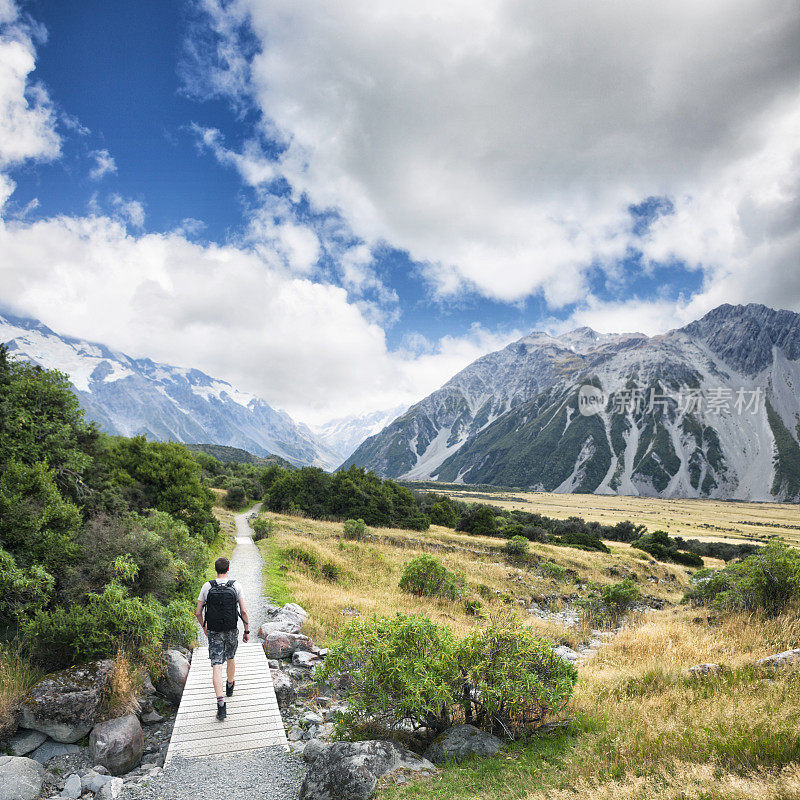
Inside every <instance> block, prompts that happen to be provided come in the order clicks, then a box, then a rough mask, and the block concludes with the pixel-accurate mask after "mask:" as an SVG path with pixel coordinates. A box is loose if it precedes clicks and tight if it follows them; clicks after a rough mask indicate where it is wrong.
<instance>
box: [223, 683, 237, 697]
mask: <svg viewBox="0 0 800 800" xmlns="http://www.w3.org/2000/svg"><path fill="white" fill-rule="evenodd" d="M234 683H236V681H231V682H230V683H228V682H227V681H225V694H226V695H228V697H230V696H231V695H232V694H233V684H234Z"/></svg>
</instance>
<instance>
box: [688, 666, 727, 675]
mask: <svg viewBox="0 0 800 800" xmlns="http://www.w3.org/2000/svg"><path fill="white" fill-rule="evenodd" d="M724 671H725V670H724V667H723V666H722V665H721V664H711V663H709V664H695V665H694V666H693V667H688V668H687V669H686V670H685V672H686V674H687V675H689V676H690V677H692V678H703V677H706V676H708V675H719V674H720V673H722V672H724Z"/></svg>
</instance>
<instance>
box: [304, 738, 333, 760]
mask: <svg viewBox="0 0 800 800" xmlns="http://www.w3.org/2000/svg"><path fill="white" fill-rule="evenodd" d="M327 747H328V745H327V744H325V742H321V741H320V740H319V739H311V740H310V741H308V742H306V745H305V747H304V748H303V758H304V759H305V760H306V761H307V762H308V763H309V764H312V763H313V762H314V761H316V760H317V756H319V755H322V753H324V752H325V750H326V749H327Z"/></svg>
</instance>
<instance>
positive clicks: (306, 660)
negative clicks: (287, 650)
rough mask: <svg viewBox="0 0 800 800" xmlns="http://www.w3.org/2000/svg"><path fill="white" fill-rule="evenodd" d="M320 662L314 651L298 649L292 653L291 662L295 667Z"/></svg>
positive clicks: (313, 664)
mask: <svg viewBox="0 0 800 800" xmlns="http://www.w3.org/2000/svg"><path fill="white" fill-rule="evenodd" d="M320 663H322V659H321V658H320V657H319V656H318V655H316V654H315V653H311V652H306V651H303V650H298V651H296V652H295V653H292V664H293V665H294V666H295V667H305V668H307V669H308V668H310V667H315V666H316V665H317V664H320Z"/></svg>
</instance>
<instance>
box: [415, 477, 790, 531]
mask: <svg viewBox="0 0 800 800" xmlns="http://www.w3.org/2000/svg"><path fill="white" fill-rule="evenodd" d="M409 485H413V484H409ZM436 491H437V492H439V493H441V494H447V495H449V496H450V497H452V498H454V499H457V500H464V501H466V502H481V503H489V504H491V505H496V506H501V507H503V508H517V509H522V510H524V511H535V512H537V513H539V514H544V515H545V516H548V517H556V518H557V519H566V518H567V517H572V516H578V517H583V518H584V519H585V520H587V521H596V522H602V523H604V524H607V525H608V524H611V525H613V524H614V523H615V522H619V521H621V520H625V519H630V520H634V521H635V522H637V523H640V524H643V525H646V526H647V528H648V530H650V531H654V530H659V529H660V530H665V531H667V533H669V534H670V535H671V536H683V537H685V538H697V539H712V540H715V541H731V542H737V541H742V540H747V541H754V542H759V541H762V540H764V539H766V538H767V537H769V536H780V537H781V538H782V539H783V540H784V541H785V542H787V544H794V545H797V546H800V506H798V505H797V504H792V503H740V502H731V501H725V500H662V499H660V498H653V497H618V496H616V495H598V494H553V493H552V492H516V491H510V492H509V491H497V492H494V491H492V492H486V491H478V490H476V491H471V490H470V489H469V488H467V487H461V486H459V487H455V486H453V485H450V484H448V485H446V486H445V488H443V489H438V488H437V489H436Z"/></svg>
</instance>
